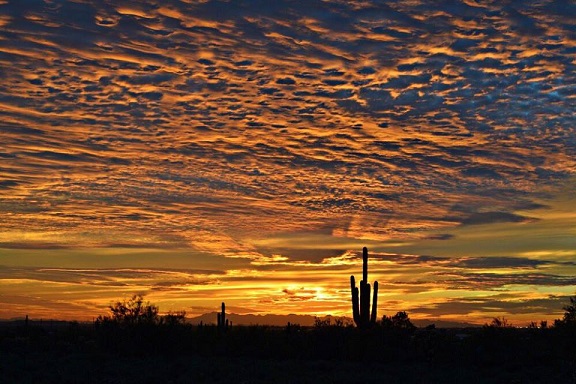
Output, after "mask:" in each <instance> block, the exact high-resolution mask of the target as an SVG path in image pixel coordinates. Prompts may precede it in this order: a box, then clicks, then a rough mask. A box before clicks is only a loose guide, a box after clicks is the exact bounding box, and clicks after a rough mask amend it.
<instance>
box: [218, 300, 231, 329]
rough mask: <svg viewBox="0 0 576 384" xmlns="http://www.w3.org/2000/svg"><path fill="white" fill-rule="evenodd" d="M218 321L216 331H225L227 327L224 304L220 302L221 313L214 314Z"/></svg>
mask: <svg viewBox="0 0 576 384" xmlns="http://www.w3.org/2000/svg"><path fill="white" fill-rule="evenodd" d="M216 319H217V320H218V329H221V330H225V329H227V328H228V326H229V322H228V319H227V318H226V304H224V302H222V312H220V313H217V314H216Z"/></svg>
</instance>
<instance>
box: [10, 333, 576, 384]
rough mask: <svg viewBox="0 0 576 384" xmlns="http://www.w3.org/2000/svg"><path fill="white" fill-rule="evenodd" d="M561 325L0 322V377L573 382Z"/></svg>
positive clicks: (570, 345) (568, 340) (573, 344)
mask: <svg viewBox="0 0 576 384" xmlns="http://www.w3.org/2000/svg"><path fill="white" fill-rule="evenodd" d="M575 336H576V334H575V333H574V331H573V330H559V329H515V328H505V329H497V328H480V329H459V330H457V329H448V330H446V329H419V330H416V331H410V332H407V331H404V330H386V329H381V328H375V329H372V330H369V331H360V330H357V329H355V328H350V327H334V326H331V327H322V328H309V329H304V328H296V329H294V328H292V329H284V328H269V327H235V328H231V329H229V330H227V331H226V332H223V331H218V329H216V327H210V326H207V327H206V326H205V327H201V328H199V327H191V326H182V325H179V326H174V327H168V326H164V327H158V326H154V327H134V328H129V329H126V328H122V327H112V328H107V329H97V328H95V327H94V326H93V325H79V324H74V323H72V324H59V325H58V326H56V327H54V326H52V327H47V326H45V325H44V326H38V325H36V326H34V325H32V326H30V325H29V326H27V327H23V326H3V327H0V383H576V337H575Z"/></svg>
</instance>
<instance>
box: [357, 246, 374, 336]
mask: <svg viewBox="0 0 576 384" xmlns="http://www.w3.org/2000/svg"><path fill="white" fill-rule="evenodd" d="M350 291H351V293H352V314H353V316H354V322H355V323H356V326H357V327H358V328H369V327H371V326H372V325H374V324H375V323H376V315H377V312H378V282H377V281H375V282H374V296H373V298H372V315H370V284H368V248H366V247H364V249H362V280H360V290H358V288H357V287H356V280H355V279H354V275H352V276H350Z"/></svg>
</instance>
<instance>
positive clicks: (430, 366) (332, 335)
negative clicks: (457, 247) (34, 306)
mask: <svg viewBox="0 0 576 384" xmlns="http://www.w3.org/2000/svg"><path fill="white" fill-rule="evenodd" d="M362 259H363V264H362V266H363V269H362V272H363V273H362V280H361V281H360V285H359V287H356V285H355V279H354V276H351V278H350V283H351V284H350V285H351V303H352V316H353V321H346V320H342V319H336V320H335V321H331V319H330V318H327V319H326V318H324V319H321V318H316V321H315V322H314V325H313V326H300V325H298V324H290V323H288V324H287V325H286V326H285V327H272V326H267V325H250V326H244V325H235V326H234V327H232V326H231V325H232V324H231V323H232V322H231V321H230V318H229V316H230V314H228V313H226V305H225V303H224V301H223V302H222V303H221V305H220V308H219V310H218V311H216V316H215V320H216V322H215V323H211V324H202V323H201V324H197V325H193V324H191V323H190V322H189V321H187V319H186V312H184V311H181V312H169V313H167V314H164V315H161V314H160V313H161V312H160V309H159V307H158V306H156V305H154V304H152V303H150V302H148V301H145V299H144V296H143V295H133V296H132V297H130V298H128V299H124V300H122V301H117V302H115V303H112V304H111V305H110V306H109V308H108V310H109V313H107V314H104V315H101V316H98V318H97V319H95V321H94V322H93V323H85V324H82V323H78V322H51V323H47V322H37V321H34V319H30V318H25V319H23V320H21V321H19V322H13V323H10V324H9V325H4V326H2V327H0V355H1V356H2V359H0V373H1V375H2V379H3V381H2V382H3V383H4V382H6V383H11V382H15V383H16V382H77V381H78V377H83V379H82V381H83V382H86V383H99V382H123V383H125V382H128V383H137V382H150V377H153V378H155V381H159V382H162V381H170V382H182V383H185V382H190V381H193V382H216V383H218V382H239V381H244V382H286V383H287V382H317V381H318V380H319V379H318V378H319V377H321V378H323V379H324V380H320V381H328V382H331V381H332V382H334V381H339V382H358V381H363V382H366V383H376V382H382V380H384V379H386V380H388V381H392V382H398V381H402V382H406V383H418V382H456V383H457V382H466V383H469V382H482V383H484V382H487V383H501V382H523V383H524V382H525V383H552V382H554V383H571V382H574V378H575V377H576V376H575V372H576V358H575V357H576V343H575V342H574V340H576V297H571V298H570V301H569V303H568V304H567V305H566V306H564V307H563V309H564V311H565V312H564V314H563V317H562V318H560V319H557V320H555V321H554V323H553V324H552V325H551V326H548V323H547V322H545V321H541V322H540V323H539V324H537V323H536V322H533V323H532V324H531V325H530V326H529V327H524V328H520V327H516V326H514V325H513V324H511V323H510V322H509V321H508V320H507V319H506V318H504V317H496V318H493V319H492V321H491V322H489V323H486V324H485V325H484V326H483V327H473V328H436V327H435V326H434V325H429V326H427V327H425V328H418V327H416V326H415V325H414V324H413V323H412V321H411V319H410V317H409V315H408V313H407V312H406V311H402V310H400V311H397V312H396V314H394V315H386V314H384V315H383V316H382V317H381V318H380V319H378V318H377V316H378V315H377V312H378V304H377V303H378V301H377V300H378V288H377V287H378V283H377V282H374V284H373V288H374V291H373V295H372V297H371V299H372V308H371V311H370V296H371V295H370V293H371V292H370V284H369V283H368V250H367V249H366V248H364V249H363V254H362ZM59 361H61V362H62V363H58V362H59ZM64 362H65V363H64ZM254 362H259V363H257V364H256V363H254ZM102 364H104V365H106V364H108V373H106V371H102V370H101V369H100V368H99V367H101V366H102ZM174 364H178V365H177V366H178V369H175V368H174ZM326 364H328V366H329V367H331V368H330V369H329V370H327V369H326ZM38 367H41V369H38ZM77 367H81V368H77ZM137 367H139V368H137ZM142 367H145V368H144V369H142ZM268 367H270V368H268ZM79 369H80V371H79ZM84 371H90V372H92V374H90V375H86V374H85V372H84ZM216 372H217V373H216ZM327 372H329V373H327ZM302 374H306V375H307V377H310V378H313V379H310V380H302V377H301V376H298V375H302ZM110 375H111V376H112V377H111V376H110ZM151 375H152V376H151ZM254 375H256V376H254ZM254 377H258V378H260V379H258V380H254ZM166 378H169V380H167V379H166Z"/></svg>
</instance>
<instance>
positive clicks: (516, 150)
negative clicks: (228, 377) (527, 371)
mask: <svg viewBox="0 0 576 384" xmlns="http://www.w3.org/2000/svg"><path fill="white" fill-rule="evenodd" d="M575 20H576V3H575V2H574V1H560V0H557V1H547V0H542V1H523V2H502V1H473V0H461V1H458V0H455V1H434V2H430V1H388V2H382V1H353V2H348V1H338V0H331V1H328V0H326V1H320V0H311V1H289V0H278V1H257V0H253V1H247V0H246V1H224V0H221V1H216V0H204V1H194V0H180V1H176V0H168V1H138V0H124V1H108V0H100V1H96V0H95V1H88V0H75V1H58V0H52V1H50V0H44V1H41V0H25V1H23V0H0V63H1V64H0V65H1V67H0V69H1V70H0V78H1V82H0V118H1V122H0V143H1V145H0V213H1V218H0V304H1V305H0V316H1V317H12V316H19V315H24V314H25V313H29V314H31V315H35V316H44V317H66V318H90V317H92V316H94V315H95V314H98V313H101V312H102V311H103V310H104V308H105V307H106V305H107V304H109V303H110V301H111V300H114V299H118V298H121V297H126V296H128V295H130V294H132V293H136V292H139V293H144V294H146V295H147V297H148V299H150V300H152V301H153V302H156V303H158V304H160V306H161V309H162V310H169V309H174V310H178V309H186V310H187V311H188V312H189V313H201V312H203V311H205V310H208V311H209V310H213V309H215V308H218V303H219V302H220V301H226V302H227V303H228V305H229V307H230V308H232V310H233V311H236V312H244V313H247V312H252V313H310V314H324V313H332V314H349V313H348V312H349V304H348V295H349V293H348V289H349V288H348V276H349V275H350V273H356V274H358V273H359V268H360V266H359V264H358V257H357V256H358V252H359V251H360V250H361V248H362V246H365V245H366V246H368V247H369V248H370V250H371V251H372V253H371V255H372V257H373V258H372V260H371V263H372V271H371V273H372V278H371V280H372V279H378V280H379V282H380V284H381V285H380V286H381V293H380V300H381V305H380V312H381V313H380V314H384V313H388V314H390V313H395V312H396V311H398V310H408V311H409V312H410V313H411V314H412V315H413V316H414V317H417V318H430V319H439V318H446V319H460V320H463V321H471V322H483V321H486V320H487V319H490V317H492V316H500V315H504V316H506V317H508V318H510V319H513V322H514V319H518V321H519V322H520V321H524V320H526V321H527V320H540V319H544V318H547V319H552V318H554V316H559V314H560V313H561V312H562V311H561V307H562V305H563V300H564V301H565V300H566V297H567V296H569V295H572V294H574V291H575V289H576V280H575V276H576V264H575V261H576V251H575V249H576V241H575V238H576V229H575V228H576V211H575V209H574V208H573V207H574V206H576V199H575V197H574V196H575V194H576V193H575V191H576V188H575V186H576V181H575V180H576V179H575V177H574V176H575V173H576V134H575V133H576V132H575V122H576V118H575V113H574V111H575V107H576V92H575V90H576V85H575V84H576V22H575Z"/></svg>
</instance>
